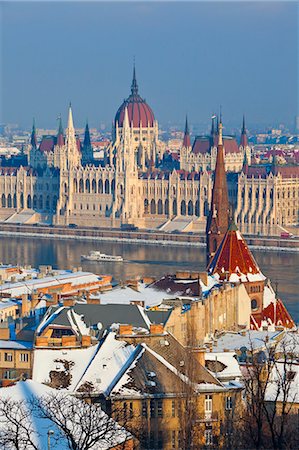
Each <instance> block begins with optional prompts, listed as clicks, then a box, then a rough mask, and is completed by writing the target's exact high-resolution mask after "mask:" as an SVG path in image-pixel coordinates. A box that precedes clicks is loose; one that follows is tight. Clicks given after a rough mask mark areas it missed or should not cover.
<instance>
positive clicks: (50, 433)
mask: <svg viewBox="0 0 299 450" xmlns="http://www.w3.org/2000/svg"><path fill="white" fill-rule="evenodd" d="M53 434H54V431H53V430H48V432H47V435H48V450H51V436H53Z"/></svg>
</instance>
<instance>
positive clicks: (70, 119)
mask: <svg viewBox="0 0 299 450" xmlns="http://www.w3.org/2000/svg"><path fill="white" fill-rule="evenodd" d="M67 128H68V130H74V121H73V112H72V104H71V102H70V106H69V116H68V121H67Z"/></svg>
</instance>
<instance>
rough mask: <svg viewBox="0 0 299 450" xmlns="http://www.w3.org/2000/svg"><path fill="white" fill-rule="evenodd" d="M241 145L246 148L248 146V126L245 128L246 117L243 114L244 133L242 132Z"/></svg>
mask: <svg viewBox="0 0 299 450" xmlns="http://www.w3.org/2000/svg"><path fill="white" fill-rule="evenodd" d="M240 145H241V146H242V147H243V148H245V147H247V146H248V139H247V133H246V126H245V115H244V114H243V124H242V131H241V140H240Z"/></svg>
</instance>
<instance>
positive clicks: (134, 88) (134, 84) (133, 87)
mask: <svg viewBox="0 0 299 450" xmlns="http://www.w3.org/2000/svg"><path fill="white" fill-rule="evenodd" d="M131 93H132V95H138V85H137V80H136V70H135V62H134V66H133V80H132V84H131Z"/></svg>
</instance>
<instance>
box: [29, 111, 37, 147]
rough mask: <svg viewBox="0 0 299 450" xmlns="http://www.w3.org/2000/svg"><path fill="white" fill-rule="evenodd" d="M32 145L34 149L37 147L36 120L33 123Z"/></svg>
mask: <svg viewBox="0 0 299 450" xmlns="http://www.w3.org/2000/svg"><path fill="white" fill-rule="evenodd" d="M30 144H31V145H32V147H33V148H36V147H37V138H36V128H35V119H34V118H33V123H32V131H31V138H30Z"/></svg>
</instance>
